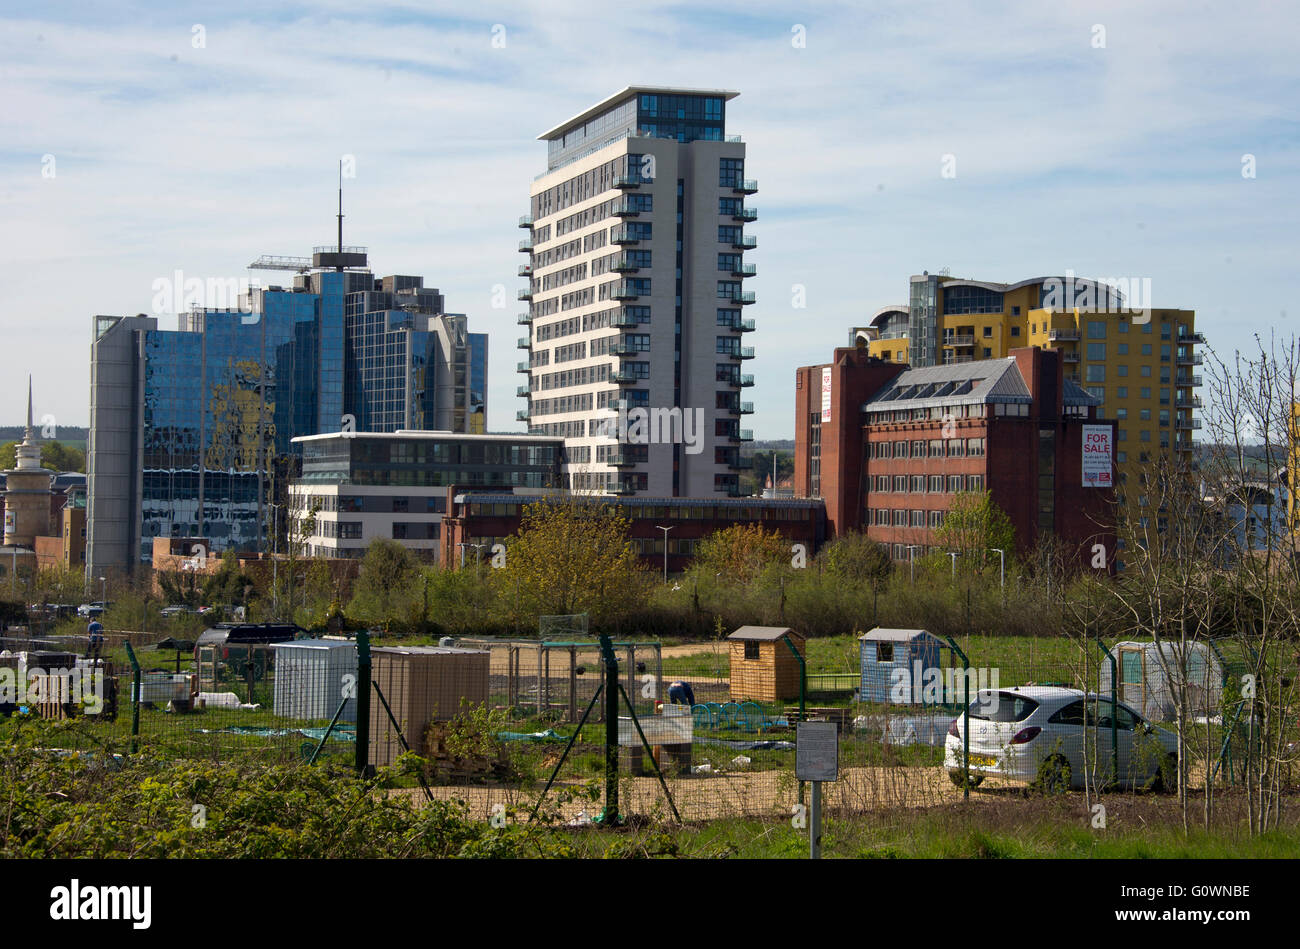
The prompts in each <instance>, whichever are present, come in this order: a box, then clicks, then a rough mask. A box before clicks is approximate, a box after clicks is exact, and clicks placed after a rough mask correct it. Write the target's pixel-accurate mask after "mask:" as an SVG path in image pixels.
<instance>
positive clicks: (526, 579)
mask: <svg viewBox="0 0 1300 949" xmlns="http://www.w3.org/2000/svg"><path fill="white" fill-rule="evenodd" d="M628 527H629V522H628V520H627V518H625V517H624V516H623V514H622V513H621V512H620V511H619V509H618V508H616V507H614V506H612V505H606V504H601V503H599V502H597V501H592V500H590V499H586V498H582V497H577V496H571V497H564V498H545V499H543V500H541V501H538V502H535V503H533V504H529V505H526V506H525V508H524V513H523V516H522V517H521V519H520V525H519V533H518V534H517V535H516V536H515V537H514V538H513V539H512V540H511V541H510V543H509V549H508V552H507V556H506V566H505V567H504V568H503V569H501V570H498V571H496V574H497V575H498V580H499V582H500V589H501V595H502V597H503V598H505V599H507V600H509V599H510V598H511V597H512V596H513V597H516V598H517V603H518V610H519V612H520V614H521V615H524V616H526V615H528V614H535V615H565V614H573V613H587V614H589V615H590V616H591V618H592V619H593V620H595V621H596V622H597V623H601V622H608V621H610V620H612V619H614V618H616V617H620V616H622V615H623V614H624V613H625V612H626V611H627V610H628V609H630V608H633V607H635V606H637V605H638V604H639V603H641V602H642V601H643V600H644V597H645V595H646V574H645V571H643V570H642V569H641V566H640V564H639V563H638V561H637V556H636V552H635V551H634V550H633V548H632V543H631V541H629V540H628V536H627V532H628Z"/></svg>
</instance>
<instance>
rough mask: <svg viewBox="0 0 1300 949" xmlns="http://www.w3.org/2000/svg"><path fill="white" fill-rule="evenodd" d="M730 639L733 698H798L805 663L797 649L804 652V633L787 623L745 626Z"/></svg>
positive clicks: (753, 699)
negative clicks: (795, 651) (791, 627)
mask: <svg viewBox="0 0 1300 949" xmlns="http://www.w3.org/2000/svg"><path fill="white" fill-rule="evenodd" d="M727 639H728V640H729V641H730V643H731V700H732V701H733V702H743V701H745V700H750V701H754V702H782V701H784V700H786V699H797V698H799V685H800V682H801V675H802V672H803V667H802V664H801V663H800V661H799V659H798V658H797V657H796V656H795V654H794V650H798V653H799V655H800V656H803V655H804V637H803V636H802V635H800V634H799V633H796V632H795V631H794V630H793V629H790V628H789V627H788V626H742V627H740V628H739V629H738V630H736V631H735V632H734V633H732V634H731V635H730V636H728V637H727ZM791 647H793V650H792V649H791Z"/></svg>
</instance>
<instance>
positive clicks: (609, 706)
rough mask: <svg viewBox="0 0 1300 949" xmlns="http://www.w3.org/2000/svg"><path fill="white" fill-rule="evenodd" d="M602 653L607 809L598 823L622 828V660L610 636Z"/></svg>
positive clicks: (605, 636) (604, 636)
mask: <svg viewBox="0 0 1300 949" xmlns="http://www.w3.org/2000/svg"><path fill="white" fill-rule="evenodd" d="M600 651H601V654H602V655H603V656H604V658H605V808H604V810H602V811H601V812H600V815H599V816H598V817H597V818H596V820H595V823H597V824H601V825H603V826H606V827H613V826H615V825H617V824H618V822H619V820H618V689H619V682H618V659H616V658H615V657H614V645H613V643H611V642H610V640H609V636H608V634H606V633H601V634H600Z"/></svg>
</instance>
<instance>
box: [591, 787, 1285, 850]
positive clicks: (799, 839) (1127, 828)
mask: <svg viewBox="0 0 1300 949" xmlns="http://www.w3.org/2000/svg"><path fill="white" fill-rule="evenodd" d="M1103 800H1104V801H1105V804H1106V809H1107V816H1108V819H1107V821H1106V826H1105V827H1094V826H1093V824H1094V819H1093V814H1092V812H1091V811H1090V810H1089V809H1088V808H1086V807H1085V806H1084V802H1083V799H1082V797H1081V796H1078V795H1066V796H1064V797H1063V798H1061V799H1059V800H1055V799H1046V798H1038V799H1023V800H1009V801H1005V802H996V803H988V802H978V803H977V802H974V801H972V802H970V803H961V802H954V803H951V804H949V805H947V806H945V807H943V808H932V809H928V810H925V811H915V810H913V811H891V812H889V813H877V814H861V813H858V814H850V813H843V812H836V811H834V810H832V811H830V812H829V813H828V814H827V815H826V817H825V820H824V823H823V836H822V855H823V856H824V857H829V858H836V857H848V858H854V859H921V858H930V859H952V858H959V859H963V858H965V859H969V858H974V859H989V858H1061V859H1171V858H1192V859H1288V858H1291V859H1293V858H1294V857H1295V855H1296V853H1298V852H1300V824H1298V823H1297V820H1296V818H1294V817H1292V818H1291V819H1290V820H1289V821H1287V822H1286V823H1285V824H1284V826H1283V827H1282V828H1281V829H1280V830H1277V831H1274V832H1270V833H1268V834H1264V835H1261V836H1256V837H1252V836H1250V835H1248V834H1247V833H1246V832H1245V830H1244V828H1243V827H1241V826H1229V825H1230V821H1229V820H1226V819H1224V818H1225V817H1226V816H1227V815H1228V814H1230V813H1234V812H1235V809H1238V808H1239V806H1240V801H1238V800H1235V799H1233V798H1231V797H1226V796H1223V795H1222V794H1221V796H1220V804H1219V806H1220V808H1221V809H1222V811H1221V816H1220V818H1219V820H1217V821H1216V823H1217V824H1220V825H1221V826H1222V829H1220V830H1217V831H1215V832H1212V833H1206V832H1205V831H1203V830H1196V829H1194V830H1192V831H1191V832H1190V833H1186V834H1185V833H1184V831H1183V828H1182V824H1181V813H1180V811H1179V809H1178V802H1177V800H1176V799H1174V798H1160V797H1152V796H1116V797H1107V798H1104V799H1103ZM1197 807H1199V803H1198V804H1197ZM1234 816H1235V813H1234ZM570 839H571V840H572V842H573V845H574V848H575V850H576V851H577V854H578V855H579V856H584V857H605V856H641V857H687V858H692V857H693V858H713V859H716V858H727V857H730V858H740V859H771V858H802V857H806V856H807V855H808V831H807V830H804V829H796V828H795V827H793V826H792V825H791V822H790V821H789V820H747V819H724V820H716V821H709V822H706V823H705V822H701V823H693V824H688V825H685V826H682V827H676V828H661V829H659V830H650V829H648V828H646V827H645V826H644V825H640V824H638V823H637V822H633V825H632V827H630V828H629V829H628V830H626V831H622V832H619V831H612V832H611V831H602V830H586V831H583V832H581V833H571V834H570Z"/></svg>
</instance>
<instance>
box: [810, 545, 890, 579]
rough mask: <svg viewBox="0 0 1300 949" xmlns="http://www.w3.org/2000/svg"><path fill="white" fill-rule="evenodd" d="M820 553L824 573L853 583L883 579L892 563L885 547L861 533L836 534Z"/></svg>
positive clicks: (887, 574)
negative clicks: (839, 535) (836, 536)
mask: <svg viewBox="0 0 1300 949" xmlns="http://www.w3.org/2000/svg"><path fill="white" fill-rule="evenodd" d="M820 557H821V561H822V566H823V567H824V569H825V570H826V572H827V573H830V574H832V575H833V576H836V577H838V578H840V579H842V580H849V581H852V582H855V583H879V582H883V581H884V580H885V579H886V578H887V577H888V576H889V571H890V569H891V566H892V564H891V562H890V559H889V553H888V552H887V551H886V550H885V548H884V547H883V546H881V545H880V544H878V543H876V542H875V541H874V540H871V539H870V538H868V537H867V535H866V534H863V533H850V534H845V535H844V536H842V537H838V538H836V539H835V540H833V541H831V542H830V543H829V544H827V545H826V546H825V547H823V548H822V551H821V554H820Z"/></svg>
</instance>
